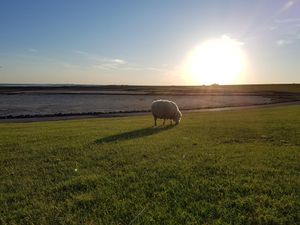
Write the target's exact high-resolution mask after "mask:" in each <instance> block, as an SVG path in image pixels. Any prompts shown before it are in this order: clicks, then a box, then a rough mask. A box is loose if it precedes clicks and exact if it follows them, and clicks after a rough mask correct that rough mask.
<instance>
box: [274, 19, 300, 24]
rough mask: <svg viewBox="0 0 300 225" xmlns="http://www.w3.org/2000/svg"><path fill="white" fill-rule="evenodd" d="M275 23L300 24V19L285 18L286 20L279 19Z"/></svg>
mask: <svg viewBox="0 0 300 225" xmlns="http://www.w3.org/2000/svg"><path fill="white" fill-rule="evenodd" d="M275 23H300V18H284V19H277V20H275Z"/></svg>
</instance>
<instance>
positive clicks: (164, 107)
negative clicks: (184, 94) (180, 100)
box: [151, 100, 182, 125]
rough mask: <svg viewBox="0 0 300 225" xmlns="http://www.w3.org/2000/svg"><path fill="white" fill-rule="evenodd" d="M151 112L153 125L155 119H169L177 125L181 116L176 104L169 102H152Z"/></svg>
mask: <svg viewBox="0 0 300 225" xmlns="http://www.w3.org/2000/svg"><path fill="white" fill-rule="evenodd" d="M151 111H152V114H153V117H154V123H155V125H156V119H164V120H165V119H170V120H173V121H174V122H175V123H176V124H178V123H179V122H180V119H181V116H182V114H181V112H180V111H179V109H178V106H177V105H176V103H175V102H172V101H169V100H156V101H154V102H152V105H151Z"/></svg>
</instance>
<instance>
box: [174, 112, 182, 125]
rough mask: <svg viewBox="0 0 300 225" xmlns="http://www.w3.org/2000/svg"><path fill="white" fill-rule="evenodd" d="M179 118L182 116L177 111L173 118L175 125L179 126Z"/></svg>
mask: <svg viewBox="0 0 300 225" xmlns="http://www.w3.org/2000/svg"><path fill="white" fill-rule="evenodd" d="M181 116H182V113H181V112H180V111H177V113H176V115H175V118H174V121H175V123H176V124H179V122H180V120H181Z"/></svg>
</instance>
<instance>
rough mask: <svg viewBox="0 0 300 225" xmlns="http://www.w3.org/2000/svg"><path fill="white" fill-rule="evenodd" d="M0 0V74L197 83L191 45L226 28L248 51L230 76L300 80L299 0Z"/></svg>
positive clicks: (26, 78)
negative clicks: (192, 71)
mask: <svg viewBox="0 0 300 225" xmlns="http://www.w3.org/2000/svg"><path fill="white" fill-rule="evenodd" d="M0 3H1V7H0V29H1V30H0V83H22V84H24V83H25V84H26V83H27V84H124V85H127V84H134V85H201V84H202V83H201V81H197V82H196V81H195V80H192V79H187V77H189V75H188V74H187V72H186V70H185V69H184V68H185V65H186V62H187V60H188V57H189V54H190V52H191V51H193V49H195V48H197V46H199V45H201V43H203V42H205V41H208V40H215V39H218V38H221V37H227V38H230V40H234V41H235V42H236V43H240V47H239V48H240V49H241V50H242V51H243V54H244V56H245V66H244V68H243V71H242V72H241V74H240V75H239V77H237V78H236V79H235V80H233V81H231V83H232V84H257V83H258V84H259V83H300V73H299V72H300V1H299V0H251V1H244V0H241V1H237V0H228V1H227V0H220V1H217V0H211V1H200V0H198V1H196V0H163V1H162V0H151V1H146V0H145V1H144V0H126V1H125V0H119V1H116V0H107V1H101V0H97V1H96V0H95V1H93V0H86V1H81V0H48V1H47V0H39V1H38V0H26V1H20V0H18V1H16V0H0ZM215 66H216V67H218V66H219V65H218V63H216V65H215Z"/></svg>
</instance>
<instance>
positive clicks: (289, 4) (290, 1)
mask: <svg viewBox="0 0 300 225" xmlns="http://www.w3.org/2000/svg"><path fill="white" fill-rule="evenodd" d="M294 4H295V0H288V1H287V2H286V3H285V4H284V5H283V6H282V7H281V9H280V12H285V11H287V10H289V9H290V8H291V7H292V6H293V5H294Z"/></svg>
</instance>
